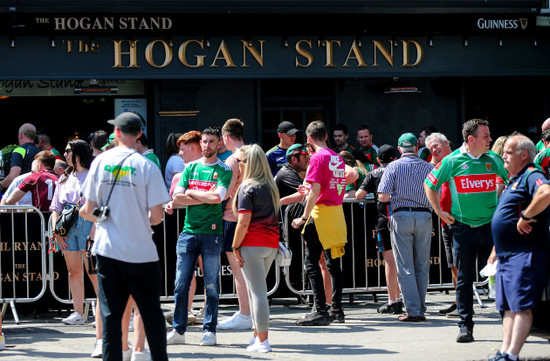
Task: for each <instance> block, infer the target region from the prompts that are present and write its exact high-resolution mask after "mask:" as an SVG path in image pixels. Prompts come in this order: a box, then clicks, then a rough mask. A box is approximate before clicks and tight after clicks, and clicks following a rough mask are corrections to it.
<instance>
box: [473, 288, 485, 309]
mask: <svg viewBox="0 0 550 361" xmlns="http://www.w3.org/2000/svg"><path fill="white" fill-rule="evenodd" d="M473 287H474V294H475V295H476V299H477V303H479V307H481V308H486V307H487V306H486V305H485V304H483V301H482V300H481V297H479V292H478V290H477V288H476V286H475V285H474V286H473Z"/></svg>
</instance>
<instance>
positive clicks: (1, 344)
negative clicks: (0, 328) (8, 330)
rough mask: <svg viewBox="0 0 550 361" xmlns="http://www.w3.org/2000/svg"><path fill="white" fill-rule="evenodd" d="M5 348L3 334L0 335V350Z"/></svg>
mask: <svg viewBox="0 0 550 361" xmlns="http://www.w3.org/2000/svg"><path fill="white" fill-rule="evenodd" d="M5 349H6V339H5V338H4V334H1V335H0V350H5Z"/></svg>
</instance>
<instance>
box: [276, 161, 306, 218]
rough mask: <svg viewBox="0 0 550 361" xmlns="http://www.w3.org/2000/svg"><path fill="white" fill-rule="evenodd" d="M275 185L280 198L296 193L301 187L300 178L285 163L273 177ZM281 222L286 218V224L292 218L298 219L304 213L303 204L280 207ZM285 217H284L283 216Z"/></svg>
mask: <svg viewBox="0 0 550 361" xmlns="http://www.w3.org/2000/svg"><path fill="white" fill-rule="evenodd" d="M275 184H276V185H277V188H278V189H279V196H280V197H281V198H283V197H286V196H289V195H291V194H294V193H296V192H297V191H298V187H299V186H300V185H302V178H300V175H299V174H298V172H296V171H295V170H294V169H292V167H291V166H290V165H289V164H288V163H287V164H285V165H283V167H282V168H281V170H280V171H279V172H277V175H276V176H275ZM281 208H282V214H283V220H285V219H287V218H288V222H292V220H293V219H294V218H297V217H300V216H301V215H302V213H303V211H304V202H301V203H294V204H289V205H288V206H282V207H281ZM285 214H286V215H287V216H286V217H284V215H285Z"/></svg>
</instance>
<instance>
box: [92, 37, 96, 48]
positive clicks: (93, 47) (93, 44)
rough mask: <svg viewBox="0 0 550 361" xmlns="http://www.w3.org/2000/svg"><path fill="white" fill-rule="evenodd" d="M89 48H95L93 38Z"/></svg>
mask: <svg viewBox="0 0 550 361" xmlns="http://www.w3.org/2000/svg"><path fill="white" fill-rule="evenodd" d="M90 46H91V47H92V48H95V47H96V46H97V44H96V42H95V38H92V41H91V43H90Z"/></svg>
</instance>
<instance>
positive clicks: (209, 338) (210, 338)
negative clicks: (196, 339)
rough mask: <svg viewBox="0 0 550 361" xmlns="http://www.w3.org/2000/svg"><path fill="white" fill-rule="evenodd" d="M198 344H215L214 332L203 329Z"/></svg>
mask: <svg viewBox="0 0 550 361" xmlns="http://www.w3.org/2000/svg"><path fill="white" fill-rule="evenodd" d="M199 345H200V346H214V345H216V334H215V333H214V332H210V331H205V332H204V336H203V337H202V340H201V342H200V343H199Z"/></svg>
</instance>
